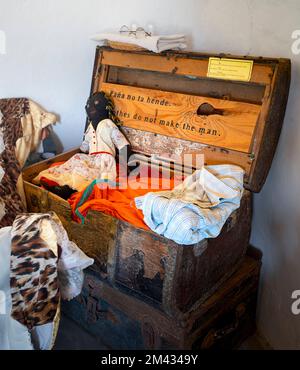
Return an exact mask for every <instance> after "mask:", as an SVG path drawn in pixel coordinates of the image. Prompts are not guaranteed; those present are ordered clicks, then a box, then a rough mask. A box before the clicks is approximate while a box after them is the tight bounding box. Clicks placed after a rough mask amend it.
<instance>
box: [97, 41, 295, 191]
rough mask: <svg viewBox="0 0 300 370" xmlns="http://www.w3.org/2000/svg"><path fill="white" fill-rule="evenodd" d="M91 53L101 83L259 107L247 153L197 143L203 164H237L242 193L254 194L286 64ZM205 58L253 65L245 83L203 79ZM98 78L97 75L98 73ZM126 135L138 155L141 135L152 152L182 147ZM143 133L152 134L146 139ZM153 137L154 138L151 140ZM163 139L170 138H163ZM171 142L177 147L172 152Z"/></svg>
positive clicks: (276, 127)
mask: <svg viewBox="0 0 300 370" xmlns="http://www.w3.org/2000/svg"><path fill="white" fill-rule="evenodd" d="M97 53H98V58H102V56H103V59H102V63H104V65H108V66H109V70H108V72H107V73H106V74H105V78H104V79H102V80H101V81H103V82H104V83H105V82H110V83H111V82H113V83H115V84H126V85H130V86H137V87H143V88H151V89H155V90H166V91H169V92H175V93H176V92H177V91H178V92H180V93H184V94H194V95H198V96H199V95H200V96H207V97H212V98H220V99H224V100H230V101H241V102H248V103H257V104H259V105H261V114H260V115H259V119H258V122H257V125H256V129H255V130H254V133H253V135H252V140H251V143H250V145H249V148H248V152H247V153H243V152H238V151H236V153H237V155H236V154H234V153H233V152H235V150H232V149H226V150H224V151H223V148H222V147H218V146H217V145H214V144H213V145H208V144H207V147H205V146H204V144H203V143H202V144H200V145H201V147H202V149H203V151H204V152H205V156H206V157H205V162H206V163H214V162H215V161H217V162H216V163H222V162H223V163H234V164H237V165H240V166H241V167H243V168H244V169H245V172H246V178H245V188H246V189H249V190H251V191H255V192H258V191H260V189H261V188H262V186H263V184H264V182H265V179H266V176H267V174H268V171H269V168H270V166H271V163H272V159H273V155H274V152H275V149H276V145H277V142H278V138H279V135H280V130H281V126H282V122H283V118H284V112H285V107H286V102H287V96H288V91H289V83H290V82H289V81H290V72H291V71H290V69H291V68H290V61H289V60H288V59H279V58H263V57H253V56H232V55H225V54H219V55H218V54H204V53H191V52H176V51H172V52H166V53H161V54H159V55H156V54H153V53H151V52H147V51H145V52H129V51H120V50H119V51H118V50H112V49H110V48H107V47H98V48H97ZM209 57H222V58H237V59H243V60H253V61H254V66H253V73H252V76H251V80H250V82H245V83H241V82H233V81H229V80H228V81H227V80H224V81H222V80H218V79H210V78H207V77H206V73H207V69H206V68H207V63H208V59H209ZM99 73H100V74H101V71H99ZM92 86H93V91H97V90H101V88H102V82H99V79H97V81H93V82H92ZM177 87H178V90H177ZM271 102H272V103H271ZM274 102H276V104H274ZM124 129H126V128H124ZM127 130H135V133H134V135H133V136H134V140H135V142H134V144H133V146H134V147H135V148H137V147H139V148H140V149H139V150H140V151H141V152H142V151H143V149H142V146H141V145H140V144H139V143H138V141H139V142H140V143H142V139H141V138H142V136H143V135H142V133H143V134H144V136H145V138H147V140H145V141H146V142H151V143H152V145H154V146H156V147H159V143H160V142H161V143H162V146H163V147H165V144H166V143H167V142H169V143H170V144H173V145H174V146H173V149H174V151H180V150H181V149H182V145H181V144H182V142H181V141H186V142H188V141H187V140H182V139H178V140H180V141H176V140H168V139H166V137H167V136H165V135H162V134H160V133H156V134H155V133H152V132H151V133H149V132H147V131H142V130H140V131H141V134H138V133H137V131H138V129H133V128H127ZM129 132H130V131H129ZM131 132H134V131H131ZM149 134H152V136H151V140H150V139H149V138H150V135H149ZM153 135H154V136H153ZM155 136H156V138H155V140H153V139H154V137H155ZM169 138H171V137H170V136H169ZM173 139H176V138H173ZM155 141H156V142H157V144H155ZM176 143H178V144H179V145H178V147H177V146H176ZM190 143H191V144H190V146H191V147H193V152H194V153H195V151H194V149H195V147H196V146H195V144H199V143H197V142H192V141H190ZM186 147H188V145H187V146H186ZM148 149H149V147H148ZM202 149H201V152H202ZM220 149H221V151H220ZM170 150H171V149H170ZM170 150H169V151H170ZM220 153H221V156H222V154H223V158H224V160H223V161H222V160H221V156H219V154H220ZM239 155H240V157H239Z"/></svg>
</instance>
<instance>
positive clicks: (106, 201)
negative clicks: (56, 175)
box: [68, 177, 174, 230]
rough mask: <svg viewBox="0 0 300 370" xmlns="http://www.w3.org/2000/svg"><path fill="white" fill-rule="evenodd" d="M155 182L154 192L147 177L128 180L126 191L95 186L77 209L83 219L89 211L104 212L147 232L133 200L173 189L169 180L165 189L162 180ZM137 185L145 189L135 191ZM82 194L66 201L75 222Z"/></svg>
mask: <svg viewBox="0 0 300 370" xmlns="http://www.w3.org/2000/svg"><path fill="white" fill-rule="evenodd" d="M156 180H157V182H158V183H159V189H156V190H152V189H151V180H150V178H148V177H146V178H140V179H139V180H138V182H137V181H136V180H128V181H127V184H128V187H127V188H126V189H122V188H121V189H120V188H111V187H108V186H107V184H101V185H99V184H98V185H95V186H94V189H93V192H92V194H91V195H90V197H89V198H88V200H87V201H86V202H85V203H84V204H83V205H82V206H81V207H79V211H80V213H81V214H82V215H83V216H84V217H85V216H86V215H87V212H88V211H89V210H90V209H92V210H95V211H100V212H104V213H105V214H107V215H111V216H113V217H116V218H119V219H121V220H123V221H127V222H129V223H131V224H132V225H134V226H136V227H139V228H142V229H146V230H148V229H149V228H148V226H147V225H146V224H145V223H144V221H143V218H144V216H143V212H142V211H140V210H139V209H137V208H136V206H135V202H134V198H135V197H139V196H142V195H145V194H146V193H149V191H159V190H161V189H162V188H163V189H164V190H170V189H173V188H174V180H170V183H169V184H168V185H170V186H168V188H166V185H165V183H163V181H162V178H160V179H158V178H156ZM152 181H153V177H152ZM154 181H155V179H154ZM118 182H119V183H122V184H124V181H122V179H118ZM137 184H144V185H145V186H144V187H145V189H135V188H136V187H137ZM163 185H164V187H163ZM83 193H84V191H81V192H78V193H75V194H73V195H72V196H71V198H70V199H69V200H68V201H69V203H70V205H71V208H72V213H73V218H74V220H75V221H77V222H80V219H79V218H78V217H77V215H76V214H75V211H76V208H77V204H78V203H79V201H80V199H81V197H82V195H83Z"/></svg>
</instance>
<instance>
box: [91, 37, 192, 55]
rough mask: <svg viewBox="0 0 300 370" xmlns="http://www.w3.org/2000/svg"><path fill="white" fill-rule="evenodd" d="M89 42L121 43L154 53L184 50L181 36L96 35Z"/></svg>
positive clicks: (184, 41)
mask: <svg viewBox="0 0 300 370" xmlns="http://www.w3.org/2000/svg"><path fill="white" fill-rule="evenodd" d="M91 40H94V41H98V42H104V41H105V40H109V41H114V42H123V43H126V44H133V45H138V46H140V47H143V48H145V49H148V50H151V51H153V52H154V53H160V52H162V51H164V50H170V49H185V48H186V39H185V35H183V34H176V35H168V36H145V37H141V38H139V37H134V36H128V35H123V34H121V33H98V34H96V35H93V36H91Z"/></svg>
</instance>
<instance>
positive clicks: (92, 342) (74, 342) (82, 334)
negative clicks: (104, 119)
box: [54, 317, 271, 350]
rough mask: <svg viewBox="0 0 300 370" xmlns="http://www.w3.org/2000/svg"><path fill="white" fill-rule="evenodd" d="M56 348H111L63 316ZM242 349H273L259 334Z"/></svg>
mask: <svg viewBox="0 0 300 370" xmlns="http://www.w3.org/2000/svg"><path fill="white" fill-rule="evenodd" d="M54 349H55V350H67V349H70V350H80V349H82V350H87V349H93V350H109V349H110V348H108V347H107V346H105V345H104V344H103V343H102V342H101V340H100V338H95V337H93V336H92V335H90V334H89V333H88V332H87V331H85V330H84V329H82V328H81V327H79V326H78V325H77V324H76V323H75V322H73V321H72V320H70V319H68V318H66V317H62V320H61V324H60V327H59V331H58V335H57V339H56V344H55V347H54ZM239 349H241V350H267V349H271V347H270V346H269V345H268V343H267V342H266V341H265V340H264V339H263V338H262V337H261V336H259V335H258V334H255V335H253V336H252V337H250V338H248V339H247V340H246V341H245V342H244V343H243V344H242V345H241V347H240V348H239Z"/></svg>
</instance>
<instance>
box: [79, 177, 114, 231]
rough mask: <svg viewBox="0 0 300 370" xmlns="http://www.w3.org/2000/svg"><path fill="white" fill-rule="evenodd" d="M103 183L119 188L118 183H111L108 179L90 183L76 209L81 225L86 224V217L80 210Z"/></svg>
mask: <svg viewBox="0 0 300 370" xmlns="http://www.w3.org/2000/svg"><path fill="white" fill-rule="evenodd" d="M103 183H107V184H111V185H114V186H119V183H118V182H115V181H110V180H108V179H102V180H94V181H92V182H91V183H90V185H88V186H87V187H86V188H85V190H84V192H83V194H82V197H81V198H80V200H79V202H78V204H77V207H76V210H75V214H76V216H77V217H79V219H80V221H81V224H82V225H83V224H84V216H83V214H82V213H81V212H80V211H79V208H80V207H81V206H82V205H83V204H84V203H85V202H86V201H87V199H88V198H89V197H90V195H91V194H92V191H93V189H94V186H95V185H97V184H103Z"/></svg>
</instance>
